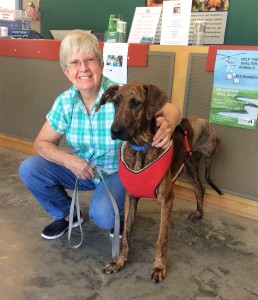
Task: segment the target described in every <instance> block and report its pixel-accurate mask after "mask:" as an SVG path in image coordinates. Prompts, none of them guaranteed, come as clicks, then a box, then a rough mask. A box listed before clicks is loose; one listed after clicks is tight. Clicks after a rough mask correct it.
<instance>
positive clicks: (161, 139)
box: [152, 117, 173, 149]
mask: <svg viewBox="0 0 258 300" xmlns="http://www.w3.org/2000/svg"><path fill="white" fill-rule="evenodd" d="M156 125H157V127H159V129H158V131H157V132H156V134H155V136H154V138H153V142H152V146H154V147H157V148H162V149H166V148H167V147H168V146H169V144H170V141H171V136H172V133H173V131H172V128H171V125H170V124H169V123H168V122H167V121H166V120H165V118H163V117H158V118H157V119H156Z"/></svg>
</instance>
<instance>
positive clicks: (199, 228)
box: [0, 148, 258, 300]
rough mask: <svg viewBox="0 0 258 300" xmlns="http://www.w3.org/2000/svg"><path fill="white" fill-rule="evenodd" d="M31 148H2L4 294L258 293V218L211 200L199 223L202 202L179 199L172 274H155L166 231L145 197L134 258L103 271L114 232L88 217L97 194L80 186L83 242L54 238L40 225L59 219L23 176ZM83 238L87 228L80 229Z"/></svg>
mask: <svg viewBox="0 0 258 300" xmlns="http://www.w3.org/2000/svg"><path fill="white" fill-rule="evenodd" d="M25 157H26V155H25V154H23V153H20V152H16V151H13V150H7V149H5V148H0V176H1V177H0V179H1V180H0V196H1V202H0V237H1V242H0V299H1V300H25V299H26V300H27V299H31V300H38V299H39V300H50V299H51V300H52V299H53V300H54V299H62V300H66V299H69V300H77V299H78V300H83V299H89V300H94V299H104V300H106V299H107V300H110V299H115V300H116V299H159V300H163V299H173V300H192V299H197V300H207V299H214V300H219V299H220V300H254V299H258V284H257V283H258V223H257V221H254V220H250V219H246V218H243V217H238V216H234V215H231V214H228V213H224V212H221V211H218V210H215V209H212V208H208V207H205V216H204V219H203V220H202V221H200V222H196V223H192V222H190V221H188V220H187V215H188V214H189V213H190V212H191V211H192V210H193V209H194V204H193V203H190V202H187V201H183V200H180V199H176V201H175V205H174V208H173V215H172V220H171V226H170V236H169V250H168V272H167V278H166V279H165V280H164V281H163V282H162V283H160V284H154V283H153V282H151V280H150V270H151V265H152V261H153V257H154V252H155V241H156V238H157V233H158V227H159V225H158V223H159V221H158V220H159V203H158V202H157V201H155V200H148V199H142V200H141V201H140V203H139V207H138V212H137V218H136V222H135V229H134V232H133V235H132V245H131V252H130V256H129V260H128V263H127V265H126V266H125V268H124V269H123V270H121V271H120V272H118V273H116V274H109V275H106V274H103V273H102V267H103V265H104V264H105V263H106V262H108V261H109V260H110V258H111V240H110V237H109V235H108V232H107V231H105V230H101V229H98V228H97V227H95V226H94V225H93V224H91V223H90V222H89V220H88V216H87V208H88V203H89V198H90V193H80V202H81V206H82V212H83V215H84V218H85V219H86V222H85V223H84V225H83V231H84V241H83V244H82V246H81V247H80V248H79V249H77V250H74V249H71V248H69V246H68V243H67V234H65V235H64V236H62V237H61V238H60V239H58V240H54V241H47V240H44V239H42V238H41V236H40V232H41V230H42V228H43V227H44V226H45V225H47V224H48V223H49V222H50V221H51V219H50V218H49V217H48V216H47V215H46V213H45V212H44V211H43V210H42V209H41V207H40V206H39V205H38V204H37V202H36V201H35V200H34V198H33V197H32V195H31V194H30V193H29V192H28V191H27V189H26V188H25V186H24V185H23V183H22V182H21V180H20V179H19V177H18V174H17V170H18V166H19V164H20V162H21V161H22V160H23V159H24V158H25ZM74 233H75V238H76V237H79V231H78V230H75V231H74Z"/></svg>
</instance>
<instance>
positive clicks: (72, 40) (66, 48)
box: [59, 29, 103, 70]
mask: <svg viewBox="0 0 258 300" xmlns="http://www.w3.org/2000/svg"><path fill="white" fill-rule="evenodd" d="M79 51H82V52H86V53H87V52H93V53H94V54H95V55H96V58H97V60H98V61H99V63H100V64H101V63H102V62H103V56H102V52H101V50H100V48H99V42H98V39H97V38H96V36H95V35H93V34H91V33H89V32H86V31H83V30H80V29H75V30H72V31H70V32H69V33H68V34H67V35H66V36H65V38H64V39H63V40H62V43H61V47H60V52H59V58H60V65H61V68H62V69H63V70H65V68H66V65H67V59H68V58H69V56H71V55H73V54H75V53H77V52H79Z"/></svg>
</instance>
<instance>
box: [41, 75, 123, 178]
mask: <svg viewBox="0 0 258 300" xmlns="http://www.w3.org/2000/svg"><path fill="white" fill-rule="evenodd" d="M113 84H115V82H113V81H111V80H109V79H108V78H106V77H104V76H103V77H102V81H101V87H100V90H99V93H98V96H97V99H96V101H95V103H94V105H93V107H92V109H91V111H90V113H88V112H87V110H86V108H85V106H84V103H83V100H82V98H81V95H80V92H79V91H78V90H77V89H76V87H75V86H71V87H70V89H69V90H67V91H65V92H63V93H62V94H61V95H59V96H58V97H57V98H56V100H55V102H54V105H53V107H52V109H51V110H50V112H49V113H48V114H47V117H46V118H47V120H48V122H49V123H50V126H51V127H52V128H53V129H54V130H55V131H56V132H58V133H60V134H62V135H65V137H66V140H67V143H68V144H69V145H70V146H71V147H72V148H73V154H74V155H77V156H79V157H81V158H83V159H85V160H86V161H87V162H88V163H90V164H91V165H92V166H98V167H100V168H103V169H106V170H109V171H115V170H117V169H118V149H119V147H120V144H121V141H120V140H112V139H111V131H110V129H111V125H112V122H113V119H114V115H115V111H114V106H113V104H112V103H108V102H107V103H106V104H105V105H102V106H101V107H100V109H99V111H98V112H95V109H96V105H97V104H98V103H99V101H100V98H101V96H102V94H103V93H104V91H105V90H106V89H107V88H108V87H109V86H111V85H113ZM96 173H97V172H95V176H96V177H95V178H94V179H93V180H94V182H95V183H96V184H97V183H98V182H99V181H100V179H99V178H98V175H97V174H96ZM103 175H104V176H105V173H104V174H103Z"/></svg>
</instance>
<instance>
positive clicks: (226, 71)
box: [209, 50, 258, 130]
mask: <svg viewBox="0 0 258 300" xmlns="http://www.w3.org/2000/svg"><path fill="white" fill-rule="evenodd" d="M257 114H258V51H250V50H218V51H217V56H216V62H215V69H214V84H213V91H212V100H211V109H210V118H209V120H210V122H211V123H214V124H221V125H228V126H233V127H240V128H246V129H253V130H254V129H255V128H256V123H257Z"/></svg>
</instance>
